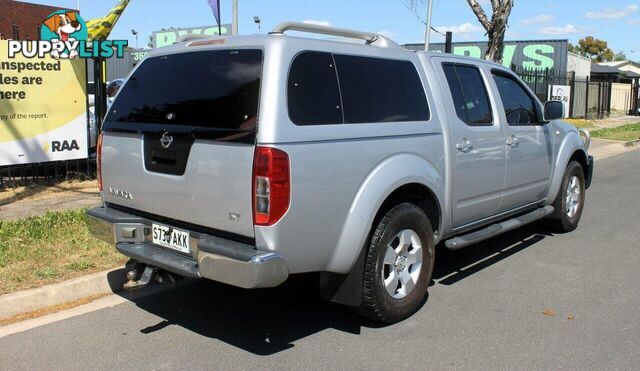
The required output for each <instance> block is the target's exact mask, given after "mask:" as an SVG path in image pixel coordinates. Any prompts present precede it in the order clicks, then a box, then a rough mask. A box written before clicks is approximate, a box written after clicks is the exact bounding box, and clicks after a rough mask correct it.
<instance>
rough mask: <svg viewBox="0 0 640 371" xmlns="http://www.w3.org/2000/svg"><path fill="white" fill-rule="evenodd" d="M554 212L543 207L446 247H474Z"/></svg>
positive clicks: (470, 234) (461, 237) (455, 238)
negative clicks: (478, 243)
mask: <svg viewBox="0 0 640 371" xmlns="http://www.w3.org/2000/svg"><path fill="white" fill-rule="evenodd" d="M553 211H554V208H553V206H550V205H549V206H545V207H541V208H539V209H536V210H533V211H531V212H529V213H527V214H524V215H520V216H518V217H515V218H512V219H508V220H505V221H504V222H502V223H496V224H492V225H490V226H488V227H485V228H483V229H480V230H477V231H475V232H471V233H468V234H464V235H461V236H457V237H454V238H452V239H450V240H447V241H445V243H444V245H445V246H446V247H447V248H448V249H449V250H458V249H461V248H463V247H467V246H469V245H473V244H474V243H477V242H480V241H484V240H486V239H489V238H491V237H494V236H497V235H500V234H503V233H505V232H509V231H511V230H514V229H516V228H519V227H522V226H523V225H526V224H529V223H532V222H535V221H536V220H540V219H542V218H544V217H546V216H548V215H551V214H552V213H553Z"/></svg>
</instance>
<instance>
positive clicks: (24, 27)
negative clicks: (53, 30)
mask: <svg viewBox="0 0 640 371" xmlns="http://www.w3.org/2000/svg"><path fill="white" fill-rule="evenodd" d="M60 9H65V8H64V7H54V6H46V5H39V4H31V3H24V2H19V1H13V0H0V15H2V16H1V17H0V34H2V37H3V38H5V39H13V25H14V24H15V25H16V26H18V28H19V38H20V39H21V40H39V39H40V31H39V30H40V28H39V27H40V26H41V25H42V21H44V20H45V18H46V17H47V16H48V15H49V14H51V13H53V12H55V11H57V10H60ZM71 10H73V9H71Z"/></svg>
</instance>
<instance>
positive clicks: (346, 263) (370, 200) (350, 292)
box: [321, 154, 444, 305]
mask: <svg viewBox="0 0 640 371" xmlns="http://www.w3.org/2000/svg"><path fill="white" fill-rule="evenodd" d="M443 200H444V184H443V179H442V175H441V172H439V171H437V169H436V168H435V167H434V166H433V165H432V164H431V163H429V162H428V161H427V160H425V159H424V158H422V157H419V156H417V155H412V154H399V155H395V156H393V157H391V158H388V159H386V160H384V161H382V162H381V163H380V164H379V165H378V166H376V168H375V169H374V170H372V171H371V172H370V174H369V175H368V176H367V178H366V179H365V180H364V181H363V182H362V184H361V186H360V188H359V189H358V192H357V194H356V197H355V198H354V200H353V203H352V204H351V207H350V209H349V213H348V216H347V218H346V220H345V223H344V227H343V230H342V233H341V235H340V238H339V240H338V244H337V246H336V248H335V249H334V252H333V255H332V258H331V259H330V261H329V263H328V265H327V267H326V269H325V270H324V272H323V273H322V275H321V292H322V295H323V296H324V297H325V298H327V299H330V300H331V301H334V302H338V303H342V304H347V305H359V304H360V301H361V297H362V279H363V272H364V260H365V259H364V258H365V255H366V251H367V247H368V246H367V242H368V240H369V239H370V236H371V231H372V228H373V226H374V225H375V223H376V221H378V220H380V218H382V216H383V215H384V213H385V212H386V211H388V210H389V209H390V208H392V207H393V206H394V205H396V204H398V203H401V202H412V203H416V204H417V206H419V207H420V208H422V209H423V210H424V211H425V213H426V214H427V216H428V217H429V220H430V221H431V222H432V224H433V225H432V228H433V229H434V230H441V229H442V220H443V215H442V205H443V202H442V201H443ZM431 218H434V219H435V220H437V222H434V221H433V220H432V219H431Z"/></svg>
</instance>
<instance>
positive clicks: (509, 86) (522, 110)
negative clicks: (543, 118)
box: [493, 74, 538, 125]
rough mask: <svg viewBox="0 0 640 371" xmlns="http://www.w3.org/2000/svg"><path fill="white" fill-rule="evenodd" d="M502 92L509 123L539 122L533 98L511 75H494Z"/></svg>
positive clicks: (501, 95)
mask: <svg viewBox="0 0 640 371" xmlns="http://www.w3.org/2000/svg"><path fill="white" fill-rule="evenodd" d="M493 79H494V80H495V82H496V86H497V87H498V92H500V98H501V99H502V104H503V105H504V111H505V114H506V116H507V123H509V125H527V124H535V123H537V122H538V119H537V115H536V110H535V105H534V101H533V98H532V97H531V96H530V95H529V93H527V91H526V90H524V88H523V87H522V85H520V84H519V83H518V82H517V81H515V80H514V79H513V78H511V77H507V76H503V75H499V74H498V75H495V74H494V75H493Z"/></svg>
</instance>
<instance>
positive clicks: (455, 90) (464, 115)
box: [442, 64, 493, 126]
mask: <svg viewBox="0 0 640 371" xmlns="http://www.w3.org/2000/svg"><path fill="white" fill-rule="evenodd" d="M442 68H443V69H444V73H445V76H446V77H447V82H448V84H449V89H450V90H451V97H452V98H453V104H454V106H455V108H456V113H457V115H458V118H460V120H462V121H463V122H465V123H466V124H467V125H469V126H491V125H492V124H493V115H492V113H491V105H490V104H489V96H488V94H487V89H486V87H485V85H484V81H483V80H482V75H481V74H480V70H478V69H477V68H476V67H471V66H463V65H453V64H443V65H442Z"/></svg>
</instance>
